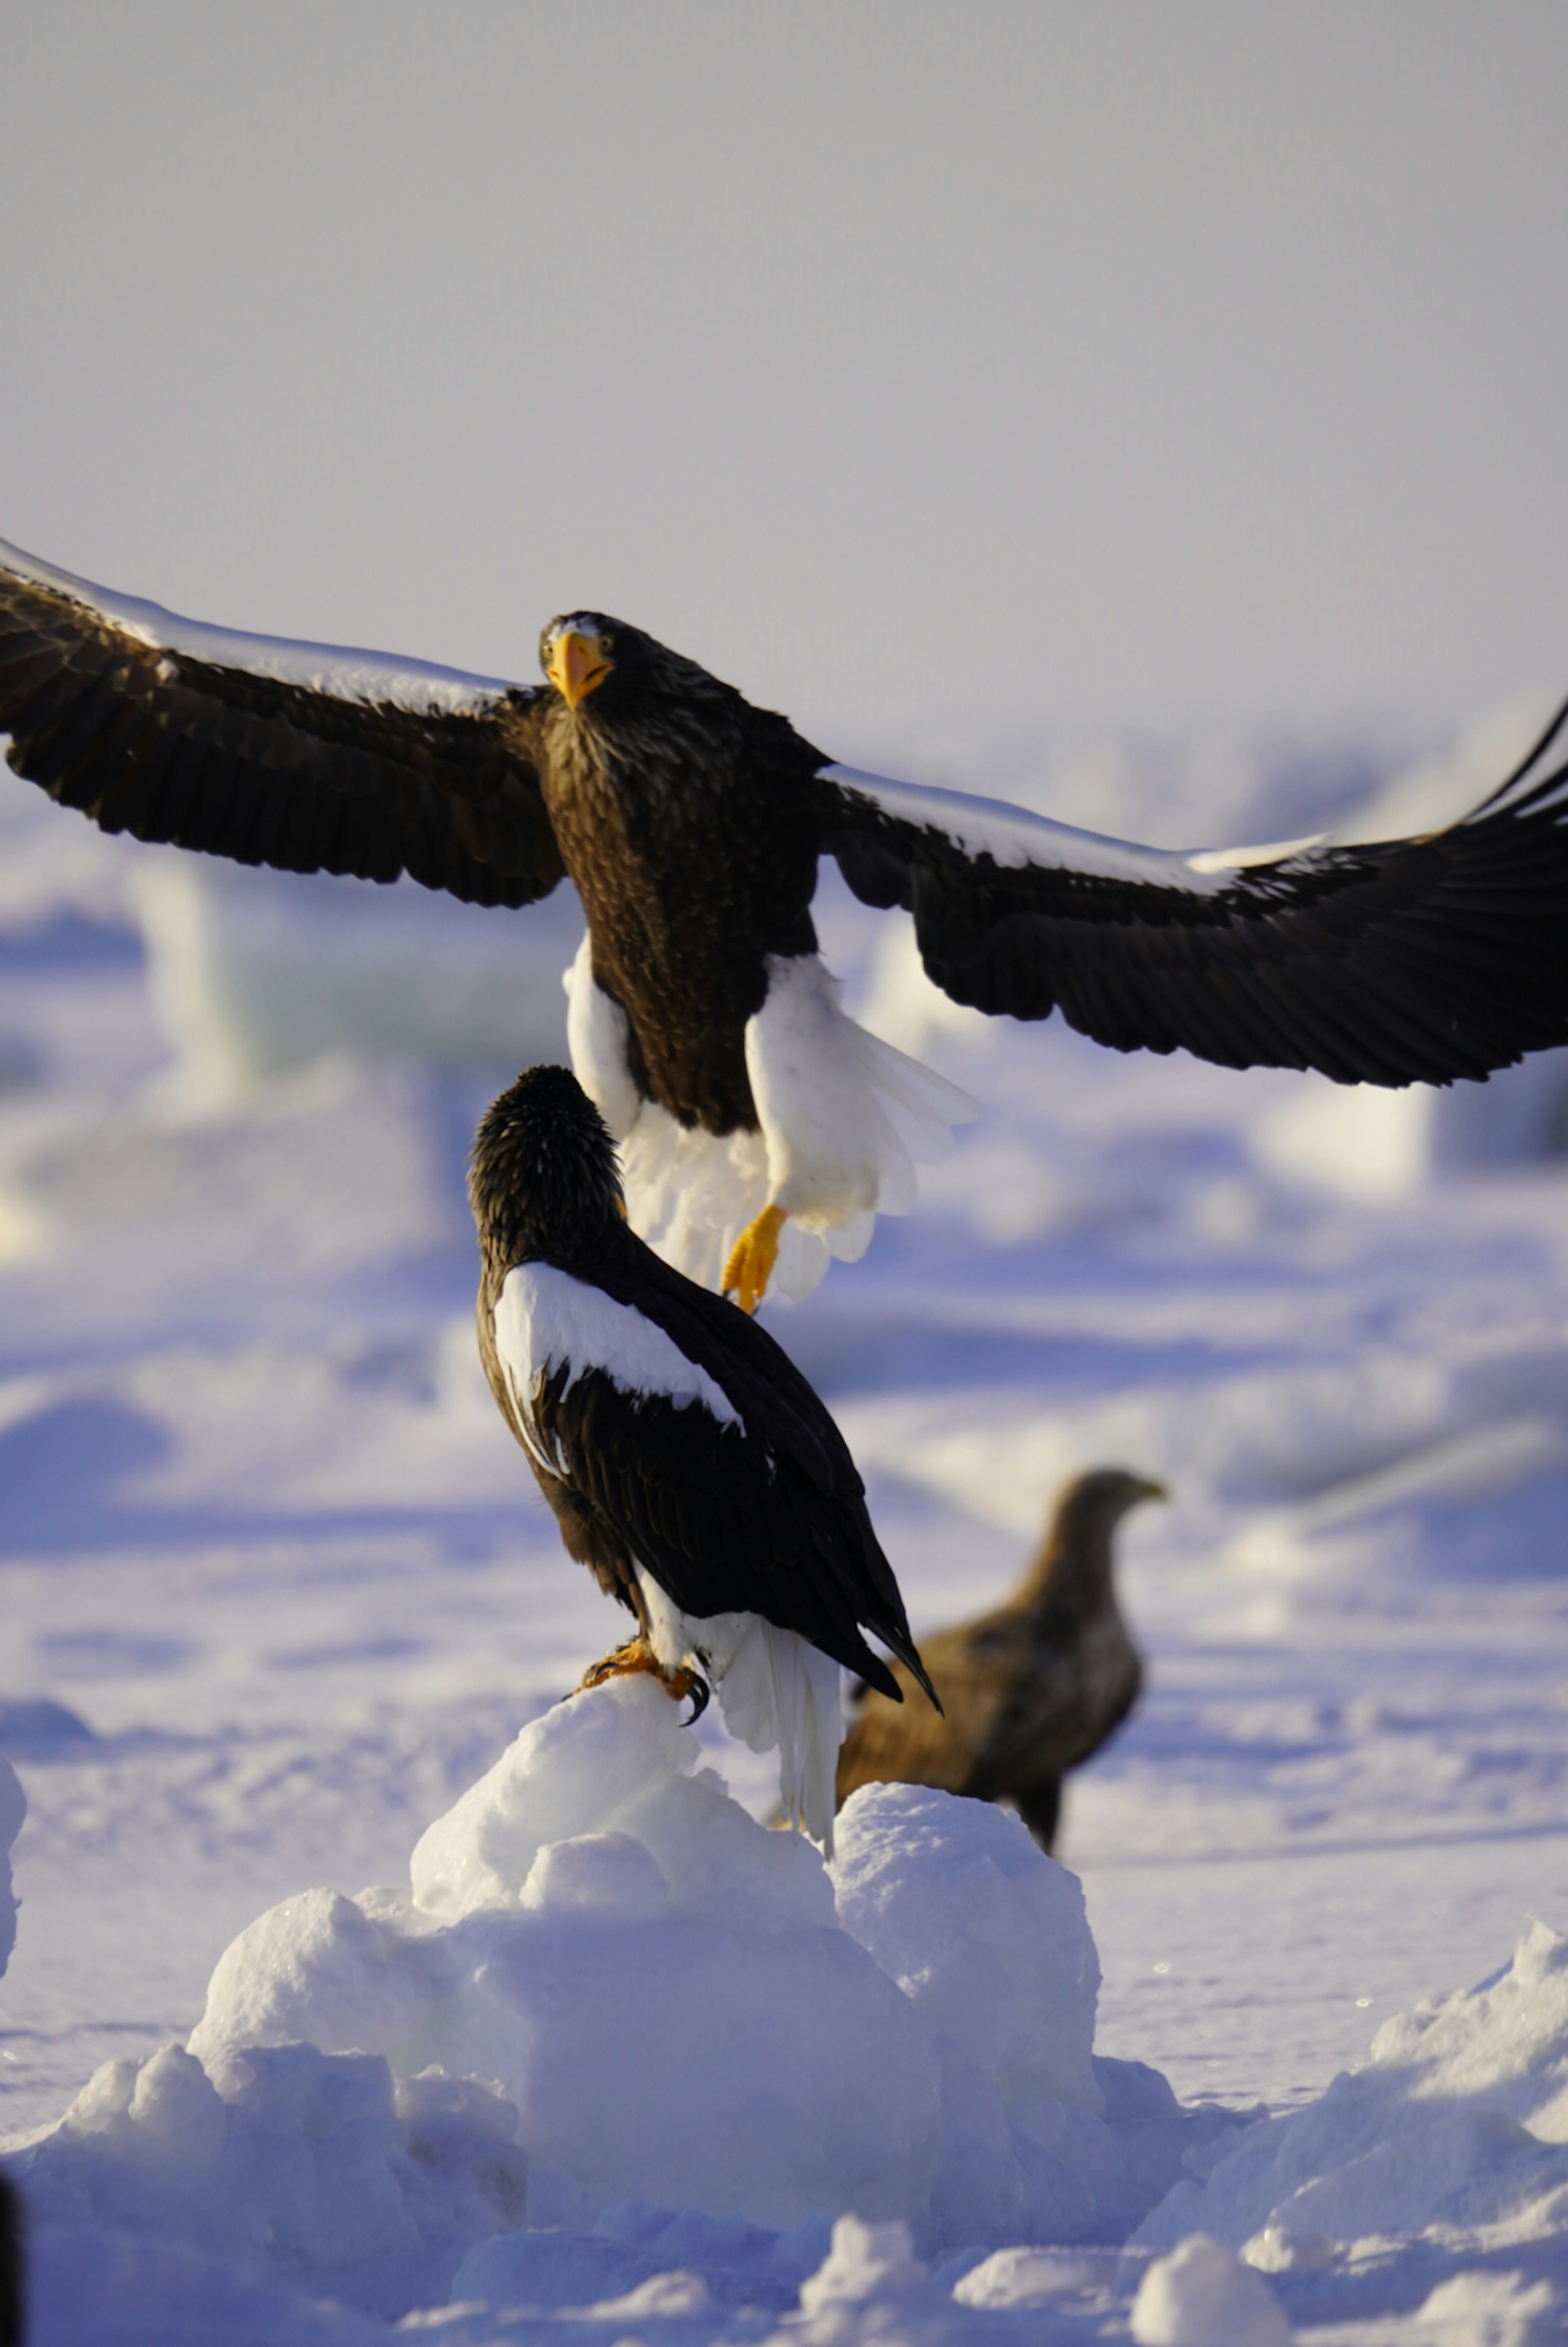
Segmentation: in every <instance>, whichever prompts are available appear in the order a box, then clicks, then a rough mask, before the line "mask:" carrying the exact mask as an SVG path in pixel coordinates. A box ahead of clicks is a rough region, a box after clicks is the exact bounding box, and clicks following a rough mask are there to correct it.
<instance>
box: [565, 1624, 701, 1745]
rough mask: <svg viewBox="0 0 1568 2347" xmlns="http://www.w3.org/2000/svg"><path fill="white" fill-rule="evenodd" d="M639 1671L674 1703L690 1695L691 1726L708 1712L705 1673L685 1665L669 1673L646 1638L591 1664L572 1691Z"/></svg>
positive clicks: (635, 1639) (630, 1641)
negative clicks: (653, 1680) (656, 1684)
mask: <svg viewBox="0 0 1568 2347" xmlns="http://www.w3.org/2000/svg"><path fill="white" fill-rule="evenodd" d="M637 1671H646V1672H647V1675H648V1676H649V1677H650V1678H655V1679H657V1681H658V1683H659V1685H660V1686H661V1687H663V1689H664V1691H665V1693H666V1695H667V1696H668V1697H669V1699H670V1701H671V1702H672V1703H683V1702H684V1701H685V1700H686V1697H687V1696H690V1697H691V1719H688V1720H687V1723H686V1724H687V1727H690V1726H691V1722H692V1720H694V1719H700V1718H701V1717H702V1715H703V1713H704V1712H705V1711H706V1710H707V1709H708V1692H709V1690H708V1681H707V1680H706V1679H705V1678H704V1677H703V1676H702V1674H701V1673H700V1672H699V1671H690V1670H687V1667H686V1665H684V1664H678V1665H677V1666H676V1668H675V1669H674V1670H667V1668H666V1667H665V1665H664V1664H663V1663H661V1662H660V1660H659V1658H658V1656H657V1655H656V1654H655V1653H654V1650H653V1648H652V1647H651V1646H650V1645H648V1643H647V1639H646V1638H633V1639H631V1640H629V1641H628V1643H627V1644H626V1645H624V1646H616V1647H615V1648H614V1650H613V1651H612V1652H611V1653H609V1654H607V1655H601V1656H600V1658H599V1660H598V1661H597V1662H596V1663H591V1664H590V1665H588V1668H587V1669H586V1670H585V1672H584V1673H583V1676H582V1677H581V1678H580V1679H579V1680H578V1681H577V1684H576V1686H575V1687H574V1688H573V1690H572V1692H573V1694H574V1695H581V1694H582V1692H583V1690H584V1688H585V1687H596V1686H603V1685H604V1683H605V1681H606V1679H618V1678H629V1677H631V1676H633V1675H634V1674H635V1673H636V1672H637Z"/></svg>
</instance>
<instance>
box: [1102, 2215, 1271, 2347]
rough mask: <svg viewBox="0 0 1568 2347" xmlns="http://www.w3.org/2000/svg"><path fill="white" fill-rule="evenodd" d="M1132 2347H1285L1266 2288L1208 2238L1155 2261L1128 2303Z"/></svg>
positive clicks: (1201, 2236)
mask: <svg viewBox="0 0 1568 2347" xmlns="http://www.w3.org/2000/svg"><path fill="white" fill-rule="evenodd" d="M1132 2329H1133V2337H1134V2338H1135V2340H1136V2341H1137V2342H1138V2347H1290V2325H1289V2324H1288V2322H1287V2321H1286V2320H1285V2317H1284V2315H1283V2314H1282V2313H1281V2311H1280V2309H1279V2303H1278V2300H1277V2299H1276V2298H1275V2296H1274V2293H1273V2291H1271V2290H1270V2289H1269V2287H1268V2283H1267V2282H1266V2281H1264V2280H1262V2278H1261V2277H1260V2276H1259V2275H1257V2274H1256V2273H1254V2272H1253V2270H1252V2269H1251V2267H1250V2266H1244V2265H1243V2264H1242V2262H1241V2260H1240V2259H1239V2258H1237V2256H1235V2255H1234V2253H1233V2252H1232V2251H1231V2250H1227V2248H1226V2247H1225V2244H1224V2243H1223V2242H1222V2241H1217V2240H1215V2239H1214V2238H1213V2236H1212V2235H1211V2234H1208V2233H1193V2234H1191V2235H1190V2236H1189V2237H1188V2239H1186V2240H1185V2241H1184V2242H1183V2243H1182V2245H1181V2247H1180V2249H1178V2250H1176V2252H1175V2254H1174V2255H1173V2256H1171V2257H1168V2258H1158V2259H1156V2261H1155V2263H1154V2264H1153V2265H1152V2266H1150V2268H1149V2270H1148V2271H1147V2272H1146V2273H1145V2276H1144V2278H1143V2280H1142V2281H1141V2282H1140V2283H1139V2284H1138V2294H1137V2296H1136V2298H1135V2299H1134V2301H1133V2321H1132Z"/></svg>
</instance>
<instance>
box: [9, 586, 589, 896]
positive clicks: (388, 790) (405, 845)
mask: <svg viewBox="0 0 1568 2347" xmlns="http://www.w3.org/2000/svg"><path fill="white" fill-rule="evenodd" d="M17 560H18V563H19V565H20V566H21V567H13V566H12V565H11V564H8V563H7V562H6V561H5V556H4V553H3V552H0V732H4V733H9V734H10V736H11V742H10V746H9V748H8V750H7V753H6V754H7V757H8V759H9V761H10V764H11V765H12V766H13V767H14V768H15V771H16V773H17V774H22V775H25V777H26V778H27V780H28V781H30V782H35V783H37V784H40V785H41V786H42V787H43V788H44V789H45V790H46V791H47V792H48V793H49V795H50V796H51V797H52V798H55V799H57V800H58V801H59V802H60V804H61V805H64V806H72V807H78V808H80V809H81V811H82V812H83V813H84V814H85V815H89V816H90V817H91V818H92V820H93V821H94V822H95V823H97V824H98V825H100V826H101V828H102V829H104V830H105V831H110V832H121V831H123V832H129V833H130V834H131V835H132V836H133V837H135V838H137V839H147V840H167V841H168V842H170V843H172V844H173V845H174V846H179V847H191V848H199V849H203V850H205V851H206V852H207V853H209V854H210V855H214V856H229V857H231V858H233V859H234V860H235V861H236V862H238V863H241V864H270V865H273V866H277V867H279V868H280V869H281V870H283V871H289V872H339V873H354V874H357V875H358V876H359V877H361V879H367V880H394V879H396V878H397V877H398V876H399V875H400V874H402V873H405V872H406V873H408V874H409V875H410V876H412V878H413V879H415V880H419V881H423V883H424V885H425V886H426V887H431V888H443V889H446V890H447V891H449V893H450V894H452V895H453V896H455V897H463V898H464V899H465V900H466V901H468V902H470V903H474V904H482V905H524V904H527V903H529V902H530V901H531V900H532V899H534V898H535V897H542V896H545V894H547V892H548V891H549V890H550V889H552V888H553V887H555V884H556V882H557V881H558V880H559V879H560V878H561V877H562V876H563V866H562V863H561V857H560V854H559V851H558V849H557V847H556V845H555V834H554V832H553V831H552V829H551V826H550V821H549V817H548V815H546V813H545V803H544V799H543V796H542V794H541V792H540V787H539V778H538V774H537V771H536V767H535V762H534V757H533V741H532V730H533V718H532V704H533V702H534V698H535V696H533V695H532V694H530V693H528V692H524V691H521V690H517V689H512V690H507V689H505V688H504V687H500V686H497V687H495V688H494V690H492V691H491V692H488V693H485V692H480V691H475V692H473V693H472V694H470V695H468V696H467V697H466V700H464V698H463V696H462V695H460V694H453V693H448V695H447V696H446V699H447V705H445V706H443V705H441V701H440V696H439V695H438V694H436V693H432V694H431V695H429V696H426V697H425V703H424V705H423V706H412V705H411V706H404V705H400V703H399V702H396V701H393V700H383V701H378V700H375V699H373V698H372V699H365V698H361V697H358V696H357V695H349V694H341V693H339V692H333V691H331V690H330V689H326V688H325V687H324V686H322V685H321V684H318V683H313V682H312V683H302V682H291V681H288V680H287V679H280V678H279V677H278V676H276V675H269V674H266V673H261V672H259V670H260V668H262V667H264V665H265V664H266V656H267V654H268V653H269V651H272V652H277V651H288V650H301V649H304V648H290V647H280V646H274V645H271V644H270V641H269V640H268V639H266V638H251V639H246V638H241V637H231V636H229V637H225V636H219V633H218V631H216V630H213V631H210V633H211V641H212V642H213V644H214V646H215V647H218V648H219V649H220V650H227V651H230V652H231V653H232V655H233V658H232V661H230V660H228V659H217V658H209V657H206V656H205V655H204V654H203V653H202V652H199V651H198V652H192V651H189V650H188V649H181V648H179V642H178V641H177V643H176V644H175V645H174V646H173V647H171V646H170V645H168V644H166V643H160V642H158V641H145V640H144V636H145V634H146V633H147V632H148V630H147V629H145V628H144V627H143V626H142V625H139V624H138V625H137V626H130V625H127V624H126V622H125V620H123V619H122V618H121V617H119V616H118V615H117V612H116V610H115V609H114V605H115V603H116V602H117V600H118V599H116V598H111V597H107V596H103V597H101V600H99V601H97V602H95V601H94V600H92V599H93V597H94V596H95V594H96V593H97V592H98V590H95V589H90V588H89V587H88V586H87V583H86V582H85V581H74V580H66V579H63V575H62V576H61V577H60V578H59V579H56V578H55V577H52V576H50V575H48V574H46V572H45V570H44V566H42V565H32V564H31V563H30V561H29V560H28V559H27V558H17ZM144 612H145V613H148V614H149V615H150V617H151V620H152V627H151V630H150V632H152V633H153V634H154V635H156V634H157V633H158V632H159V630H158V621H160V620H168V622H169V626H168V630H167V632H168V633H169V634H171V635H175V636H177V637H178V636H179V631H180V630H183V631H184V635H183V641H185V642H187V643H188V641H190V640H192V639H195V640H198V641H199V639H200V637H201V636H202V635H203V634H205V633H207V632H208V631H206V630H200V629H199V628H197V627H196V626H195V625H194V623H190V622H180V621H178V620H175V619H174V618H173V615H172V614H168V613H159V612H158V611H157V609H156V607H155V606H151V605H146V606H140V607H137V619H138V621H139V620H140V616H141V614H142V613H144ZM248 645H253V646H254V647H255V655H256V661H257V666H255V667H248V666H246V665H245V664H244V655H245V653H246V649H247V646H248ZM356 657H357V656H355V655H351V654H345V655H342V656H341V660H342V662H343V665H344V667H345V669H349V668H351V667H352V665H353V663H354V661H355V659H356ZM380 665H381V667H382V668H383V669H385V670H387V671H392V670H393V669H394V668H395V667H396V664H395V663H392V662H384V661H383V662H382V663H380ZM322 669H323V673H325V674H327V675H331V654H330V652H327V651H323V656H322ZM427 673H429V674H431V675H432V676H434V675H435V674H437V673H438V672H436V671H428V672H427ZM419 675H420V671H417V670H414V669H410V670H408V671H405V681H406V682H409V683H411V684H412V685H414V686H415V687H417V682H418V678H419ZM475 682H477V681H475ZM411 698H412V699H414V700H417V699H418V698H419V695H418V694H417V691H416V692H414V693H413V694H412V695H411Z"/></svg>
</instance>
